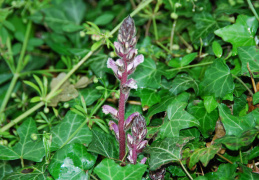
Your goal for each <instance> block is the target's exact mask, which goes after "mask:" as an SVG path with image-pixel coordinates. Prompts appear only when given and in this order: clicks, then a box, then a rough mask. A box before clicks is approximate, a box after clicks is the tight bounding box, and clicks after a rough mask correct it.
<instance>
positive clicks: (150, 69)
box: [131, 58, 163, 89]
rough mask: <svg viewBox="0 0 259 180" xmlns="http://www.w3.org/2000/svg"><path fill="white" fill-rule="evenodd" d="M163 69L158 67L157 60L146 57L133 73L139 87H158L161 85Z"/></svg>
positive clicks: (132, 76)
mask: <svg viewBox="0 0 259 180" xmlns="http://www.w3.org/2000/svg"><path fill="white" fill-rule="evenodd" d="M162 73H163V72H162V71H161V70H158V69H157V65H156V63H155V61H154V60H153V59H151V58H145V60H144V62H143V63H141V64H140V65H139V66H138V67H137V69H136V71H135V72H134V73H133V74H132V75H131V78H133V79H135V80H136V82H137V85H138V88H154V89H157V88H159V87H160V86H161V85H160V83H161V75H162Z"/></svg>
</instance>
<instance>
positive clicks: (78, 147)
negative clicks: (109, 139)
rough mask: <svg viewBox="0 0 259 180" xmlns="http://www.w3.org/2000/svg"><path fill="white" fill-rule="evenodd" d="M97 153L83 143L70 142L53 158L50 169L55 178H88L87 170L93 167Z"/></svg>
mask: <svg viewBox="0 0 259 180" xmlns="http://www.w3.org/2000/svg"><path fill="white" fill-rule="evenodd" d="M96 159H97V155H92V154H90V153H89V152H87V149H86V147H85V146H84V145H82V144H77V143H75V144H68V145H66V146H64V147H63V148H62V149H59V150H58V151H57V152H56V153H55V155H54V157H53V158H52V160H51V162H50V164H49V167H48V170H49V172H50V174H51V175H52V176H53V177H54V178H55V179H71V180H72V179H74V180H76V179H86V178H87V174H86V173H85V171H87V170H89V169H90V168H92V167H93V166H94V164H95V162H96Z"/></svg>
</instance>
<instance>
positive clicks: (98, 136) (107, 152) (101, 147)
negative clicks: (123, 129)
mask: <svg viewBox="0 0 259 180" xmlns="http://www.w3.org/2000/svg"><path fill="white" fill-rule="evenodd" d="M92 132H93V140H92V142H91V143H90V144H89V147H88V151H90V152H94V153H97V154H101V155H103V156H105V157H108V158H115V159H116V158H118V157H119V153H118V149H119V148H118V142H117V141H116V139H115V137H114V136H113V135H109V134H106V133H105V132H103V131H102V130H99V129H97V128H95V129H93V131H92Z"/></svg>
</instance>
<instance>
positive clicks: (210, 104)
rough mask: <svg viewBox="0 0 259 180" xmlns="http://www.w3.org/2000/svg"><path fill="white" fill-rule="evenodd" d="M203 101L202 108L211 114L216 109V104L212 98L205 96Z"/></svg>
mask: <svg viewBox="0 0 259 180" xmlns="http://www.w3.org/2000/svg"><path fill="white" fill-rule="evenodd" d="M203 99H204V107H205V109H206V111H207V112H208V113H211V112H212V111H213V110H214V109H216V108H217V107H218V102H217V101H216V100H215V98H214V96H205V97H204V98H203Z"/></svg>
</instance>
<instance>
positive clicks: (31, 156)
mask: <svg viewBox="0 0 259 180" xmlns="http://www.w3.org/2000/svg"><path fill="white" fill-rule="evenodd" d="M17 132H18V135H19V137H20V141H19V142H18V143H17V144H15V145H14V147H13V148H10V147H6V146H2V145H1V146H0V159H2V160H14V159H19V158H21V159H27V160H31V161H35V162H41V161H42V158H43V156H44V155H45V150H44V146H43V142H42V140H41V139H40V138H39V137H38V139H37V140H36V141H33V140H32V138H31V135H32V134H38V131H37V126H36V123H35V121H34V120H33V119H32V118H29V119H28V120H26V121H24V123H22V125H21V126H20V127H19V128H18V129H17Z"/></svg>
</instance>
